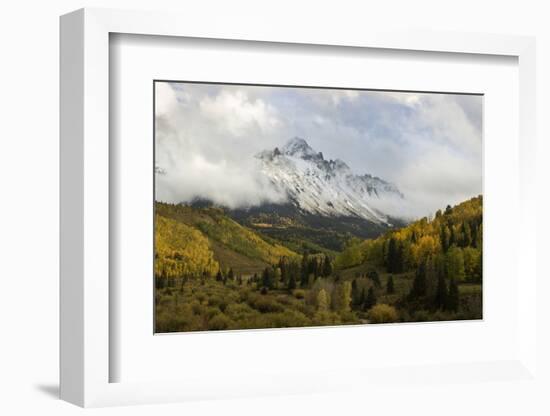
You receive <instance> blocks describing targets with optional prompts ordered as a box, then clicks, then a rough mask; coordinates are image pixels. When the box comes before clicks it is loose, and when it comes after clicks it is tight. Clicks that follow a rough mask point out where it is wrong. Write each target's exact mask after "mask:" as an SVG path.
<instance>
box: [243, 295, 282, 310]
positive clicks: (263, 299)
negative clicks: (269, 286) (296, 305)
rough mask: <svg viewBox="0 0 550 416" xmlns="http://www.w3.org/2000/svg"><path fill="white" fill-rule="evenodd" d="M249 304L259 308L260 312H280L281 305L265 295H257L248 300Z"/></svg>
mask: <svg viewBox="0 0 550 416" xmlns="http://www.w3.org/2000/svg"><path fill="white" fill-rule="evenodd" d="M248 302H249V304H250V306H252V307H253V308H254V309H257V310H259V311H260V312H261V313H268V312H282V311H283V309H284V308H283V305H281V304H280V303H278V302H277V301H275V300H274V299H272V298H270V297H267V296H257V297H255V298H252V299H249V300H248Z"/></svg>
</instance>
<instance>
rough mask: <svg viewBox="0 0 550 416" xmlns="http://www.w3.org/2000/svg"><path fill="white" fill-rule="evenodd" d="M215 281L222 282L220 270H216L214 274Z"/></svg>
mask: <svg viewBox="0 0 550 416" xmlns="http://www.w3.org/2000/svg"><path fill="white" fill-rule="evenodd" d="M216 280H217V281H218V282H221V281H222V280H223V274H222V271H221V270H218V273H216Z"/></svg>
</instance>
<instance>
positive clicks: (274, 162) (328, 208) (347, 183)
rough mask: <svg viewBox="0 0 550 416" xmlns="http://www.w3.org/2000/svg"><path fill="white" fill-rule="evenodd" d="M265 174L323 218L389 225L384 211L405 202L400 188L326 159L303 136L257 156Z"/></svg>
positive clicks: (303, 207) (295, 202) (300, 204)
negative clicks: (360, 220) (342, 218)
mask: <svg viewBox="0 0 550 416" xmlns="http://www.w3.org/2000/svg"><path fill="white" fill-rule="evenodd" d="M257 157H258V158H259V159H261V161H262V165H261V169H262V172H263V173H264V174H265V175H266V176H267V177H268V178H269V179H270V180H271V182H272V183H273V184H274V185H275V187H276V188H277V189H279V190H280V191H282V192H284V193H286V195H287V196H288V198H289V200H290V201H292V204H293V205H295V206H297V207H298V208H299V209H301V210H302V211H304V212H308V213H310V214H318V215H321V216H328V217H331V216H351V217H356V218H363V219H366V220H367V221H370V222H374V223H377V224H389V222H388V220H389V219H388V216H387V215H385V214H384V213H383V212H382V211H383V209H384V208H385V207H386V205H387V204H388V203H389V204H392V203H394V202H397V201H400V200H402V199H403V195H402V194H401V193H400V192H399V190H398V189H397V187H396V186H395V185H393V184H391V183H389V182H386V181H384V180H382V179H379V178H377V177H373V176H371V175H357V174H355V173H354V172H353V171H352V169H351V168H350V167H349V166H348V165H347V164H346V163H345V162H344V161H343V160H341V159H334V160H333V159H329V160H326V159H325V158H324V157H323V154H322V153H321V152H319V153H317V151H315V150H314V149H312V148H311V146H310V145H309V144H308V143H307V141H305V140H304V139H302V138H300V137H294V138H292V139H291V140H289V141H288V142H287V143H286V144H285V145H284V146H282V147H276V148H275V149H274V150H264V151H263V152H261V153H259V154H258V155H257Z"/></svg>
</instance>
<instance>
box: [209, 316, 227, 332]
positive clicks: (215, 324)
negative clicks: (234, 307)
mask: <svg viewBox="0 0 550 416" xmlns="http://www.w3.org/2000/svg"><path fill="white" fill-rule="evenodd" d="M231 323H232V321H231V319H229V318H228V317H227V316H225V315H224V314H223V313H219V314H217V315H215V316H214V317H213V318H212V319H210V321H208V329H211V330H222V329H227V328H229V326H230V325H231Z"/></svg>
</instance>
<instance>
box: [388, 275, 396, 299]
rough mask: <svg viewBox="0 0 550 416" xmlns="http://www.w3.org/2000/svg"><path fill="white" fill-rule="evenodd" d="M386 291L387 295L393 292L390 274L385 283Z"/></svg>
mask: <svg viewBox="0 0 550 416" xmlns="http://www.w3.org/2000/svg"><path fill="white" fill-rule="evenodd" d="M386 293H387V294H388V295H391V294H393V293H395V286H394V284H393V276H392V275H390V277H388V282H387V283H386Z"/></svg>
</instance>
